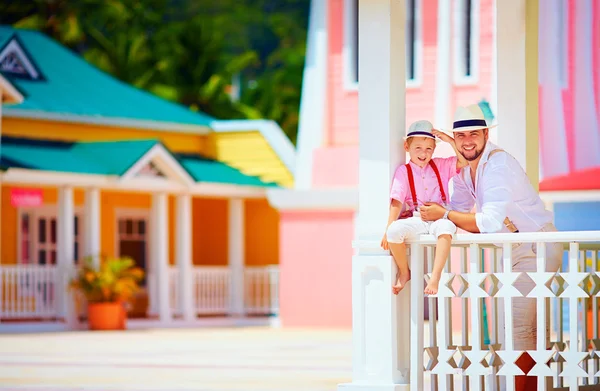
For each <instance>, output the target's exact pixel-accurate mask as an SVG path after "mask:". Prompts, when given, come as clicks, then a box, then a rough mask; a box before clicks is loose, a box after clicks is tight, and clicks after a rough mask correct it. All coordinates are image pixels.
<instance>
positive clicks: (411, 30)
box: [405, 0, 422, 87]
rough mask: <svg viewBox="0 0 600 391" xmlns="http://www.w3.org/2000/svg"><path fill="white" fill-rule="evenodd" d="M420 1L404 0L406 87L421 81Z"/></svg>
mask: <svg viewBox="0 0 600 391" xmlns="http://www.w3.org/2000/svg"><path fill="white" fill-rule="evenodd" d="M420 3H421V0H406V32H405V39H406V84H407V86H408V87H410V86H414V85H416V84H418V83H419V82H420V80H421V64H422V59H421V51H422V40H421V4H420Z"/></svg>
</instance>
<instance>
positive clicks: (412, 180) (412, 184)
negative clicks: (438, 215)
mask: <svg viewBox="0 0 600 391" xmlns="http://www.w3.org/2000/svg"><path fill="white" fill-rule="evenodd" d="M406 172H407V173H408V184H409V185H410V192H411V194H412V198H413V202H414V204H415V210H416V209H417V208H418V206H419V204H418V203H417V192H416V191H415V178H414V177H413V172H412V168H410V164H409V163H406Z"/></svg>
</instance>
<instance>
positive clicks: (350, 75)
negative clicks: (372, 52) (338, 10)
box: [343, 0, 358, 89]
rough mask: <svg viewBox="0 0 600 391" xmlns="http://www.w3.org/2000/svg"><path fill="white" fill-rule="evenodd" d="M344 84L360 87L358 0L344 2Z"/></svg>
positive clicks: (350, 87) (348, 87)
mask: <svg viewBox="0 0 600 391" xmlns="http://www.w3.org/2000/svg"><path fill="white" fill-rule="evenodd" d="M343 59H344V84H345V86H346V88H347V89H355V88H357V86H358V0H345V1H344V48H343Z"/></svg>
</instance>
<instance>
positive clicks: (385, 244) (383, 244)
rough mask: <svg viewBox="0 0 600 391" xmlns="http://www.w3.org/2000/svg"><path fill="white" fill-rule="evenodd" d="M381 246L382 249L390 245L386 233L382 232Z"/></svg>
mask: <svg viewBox="0 0 600 391" xmlns="http://www.w3.org/2000/svg"><path fill="white" fill-rule="evenodd" d="M381 248H382V249H384V250H389V249H390V246H389V244H388V241H387V233H384V234H383V239H381Z"/></svg>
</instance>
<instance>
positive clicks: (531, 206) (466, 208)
mask: <svg viewBox="0 0 600 391" xmlns="http://www.w3.org/2000/svg"><path fill="white" fill-rule="evenodd" d="M495 149H500V148H499V147H497V146H496V145H494V144H492V143H491V142H489V141H488V143H487V145H486V146H485V149H484V150H483V153H482V156H481V160H479V164H478V165H477V172H476V174H475V184H476V188H474V187H473V181H472V180H471V167H470V166H467V167H465V168H463V169H462V171H461V173H460V174H459V175H456V176H455V177H454V178H453V185H454V191H453V193H452V196H451V199H450V209H451V210H455V211H458V212H470V211H471V209H473V205H476V206H477V209H476V214H475V221H476V224H477V228H479V231H480V232H481V233H493V232H510V231H509V230H508V228H506V227H505V226H504V219H505V218H506V217H508V218H509V219H510V220H512V222H513V224H514V225H515V226H516V227H517V229H518V230H519V231H520V232H536V231H539V230H540V229H541V228H542V227H543V226H544V225H546V224H548V223H552V220H553V214H552V212H549V211H547V210H546V208H545V207H544V203H543V202H542V200H541V198H540V196H539V195H538V193H537V192H536V191H535V189H534V188H533V186H532V185H531V182H530V181H529V178H528V177H527V175H526V174H525V171H524V170H523V167H521V165H520V164H519V162H518V161H517V160H516V159H515V158H514V157H512V156H511V155H510V154H508V153H507V152H503V151H502V152H500V151H498V152H495V153H494V154H493V155H492V156H491V157H490V152H491V151H493V150H495Z"/></svg>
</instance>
